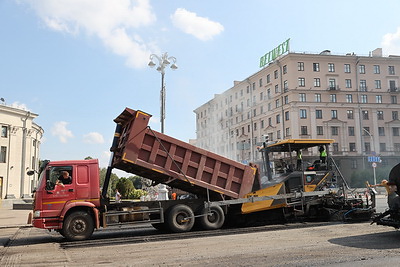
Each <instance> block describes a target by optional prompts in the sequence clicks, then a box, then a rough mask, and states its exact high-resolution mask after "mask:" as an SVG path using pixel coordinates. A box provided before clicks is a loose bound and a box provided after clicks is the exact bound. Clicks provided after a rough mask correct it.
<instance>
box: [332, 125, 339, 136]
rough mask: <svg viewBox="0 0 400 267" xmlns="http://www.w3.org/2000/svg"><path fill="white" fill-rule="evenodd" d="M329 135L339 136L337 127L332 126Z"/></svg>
mask: <svg viewBox="0 0 400 267" xmlns="http://www.w3.org/2000/svg"><path fill="white" fill-rule="evenodd" d="M331 134H332V135H339V127H337V126H332V127H331Z"/></svg>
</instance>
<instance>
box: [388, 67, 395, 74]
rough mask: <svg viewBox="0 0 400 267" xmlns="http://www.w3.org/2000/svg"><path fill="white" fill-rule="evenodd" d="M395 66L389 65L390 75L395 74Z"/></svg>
mask: <svg viewBox="0 0 400 267" xmlns="http://www.w3.org/2000/svg"><path fill="white" fill-rule="evenodd" d="M395 74H396V72H395V71H394V66H389V75H395Z"/></svg>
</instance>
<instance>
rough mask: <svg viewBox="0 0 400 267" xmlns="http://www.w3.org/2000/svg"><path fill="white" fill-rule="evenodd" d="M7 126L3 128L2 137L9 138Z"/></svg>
mask: <svg viewBox="0 0 400 267" xmlns="http://www.w3.org/2000/svg"><path fill="white" fill-rule="evenodd" d="M7 130H8V128H7V126H1V137H4V138H7Z"/></svg>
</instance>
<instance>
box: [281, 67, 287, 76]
mask: <svg viewBox="0 0 400 267" xmlns="http://www.w3.org/2000/svg"><path fill="white" fill-rule="evenodd" d="M282 71H283V74H286V73H287V66H286V65H285V66H283V67H282Z"/></svg>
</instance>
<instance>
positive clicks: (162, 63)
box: [148, 52, 178, 133]
mask: <svg viewBox="0 0 400 267" xmlns="http://www.w3.org/2000/svg"><path fill="white" fill-rule="evenodd" d="M154 59H157V61H158V66H157V69H156V70H157V71H158V72H160V73H161V91H160V102H161V108H160V122H161V133H164V120H165V81H164V76H165V67H167V66H168V65H169V64H171V61H172V65H171V69H173V70H176V69H177V68H178V66H177V65H176V58H175V57H168V53H167V52H165V53H163V54H162V55H161V56H157V55H155V54H151V55H150V62H149V64H148V65H149V67H150V68H153V67H155V66H156V65H157V64H156V63H155V62H154Z"/></svg>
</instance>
